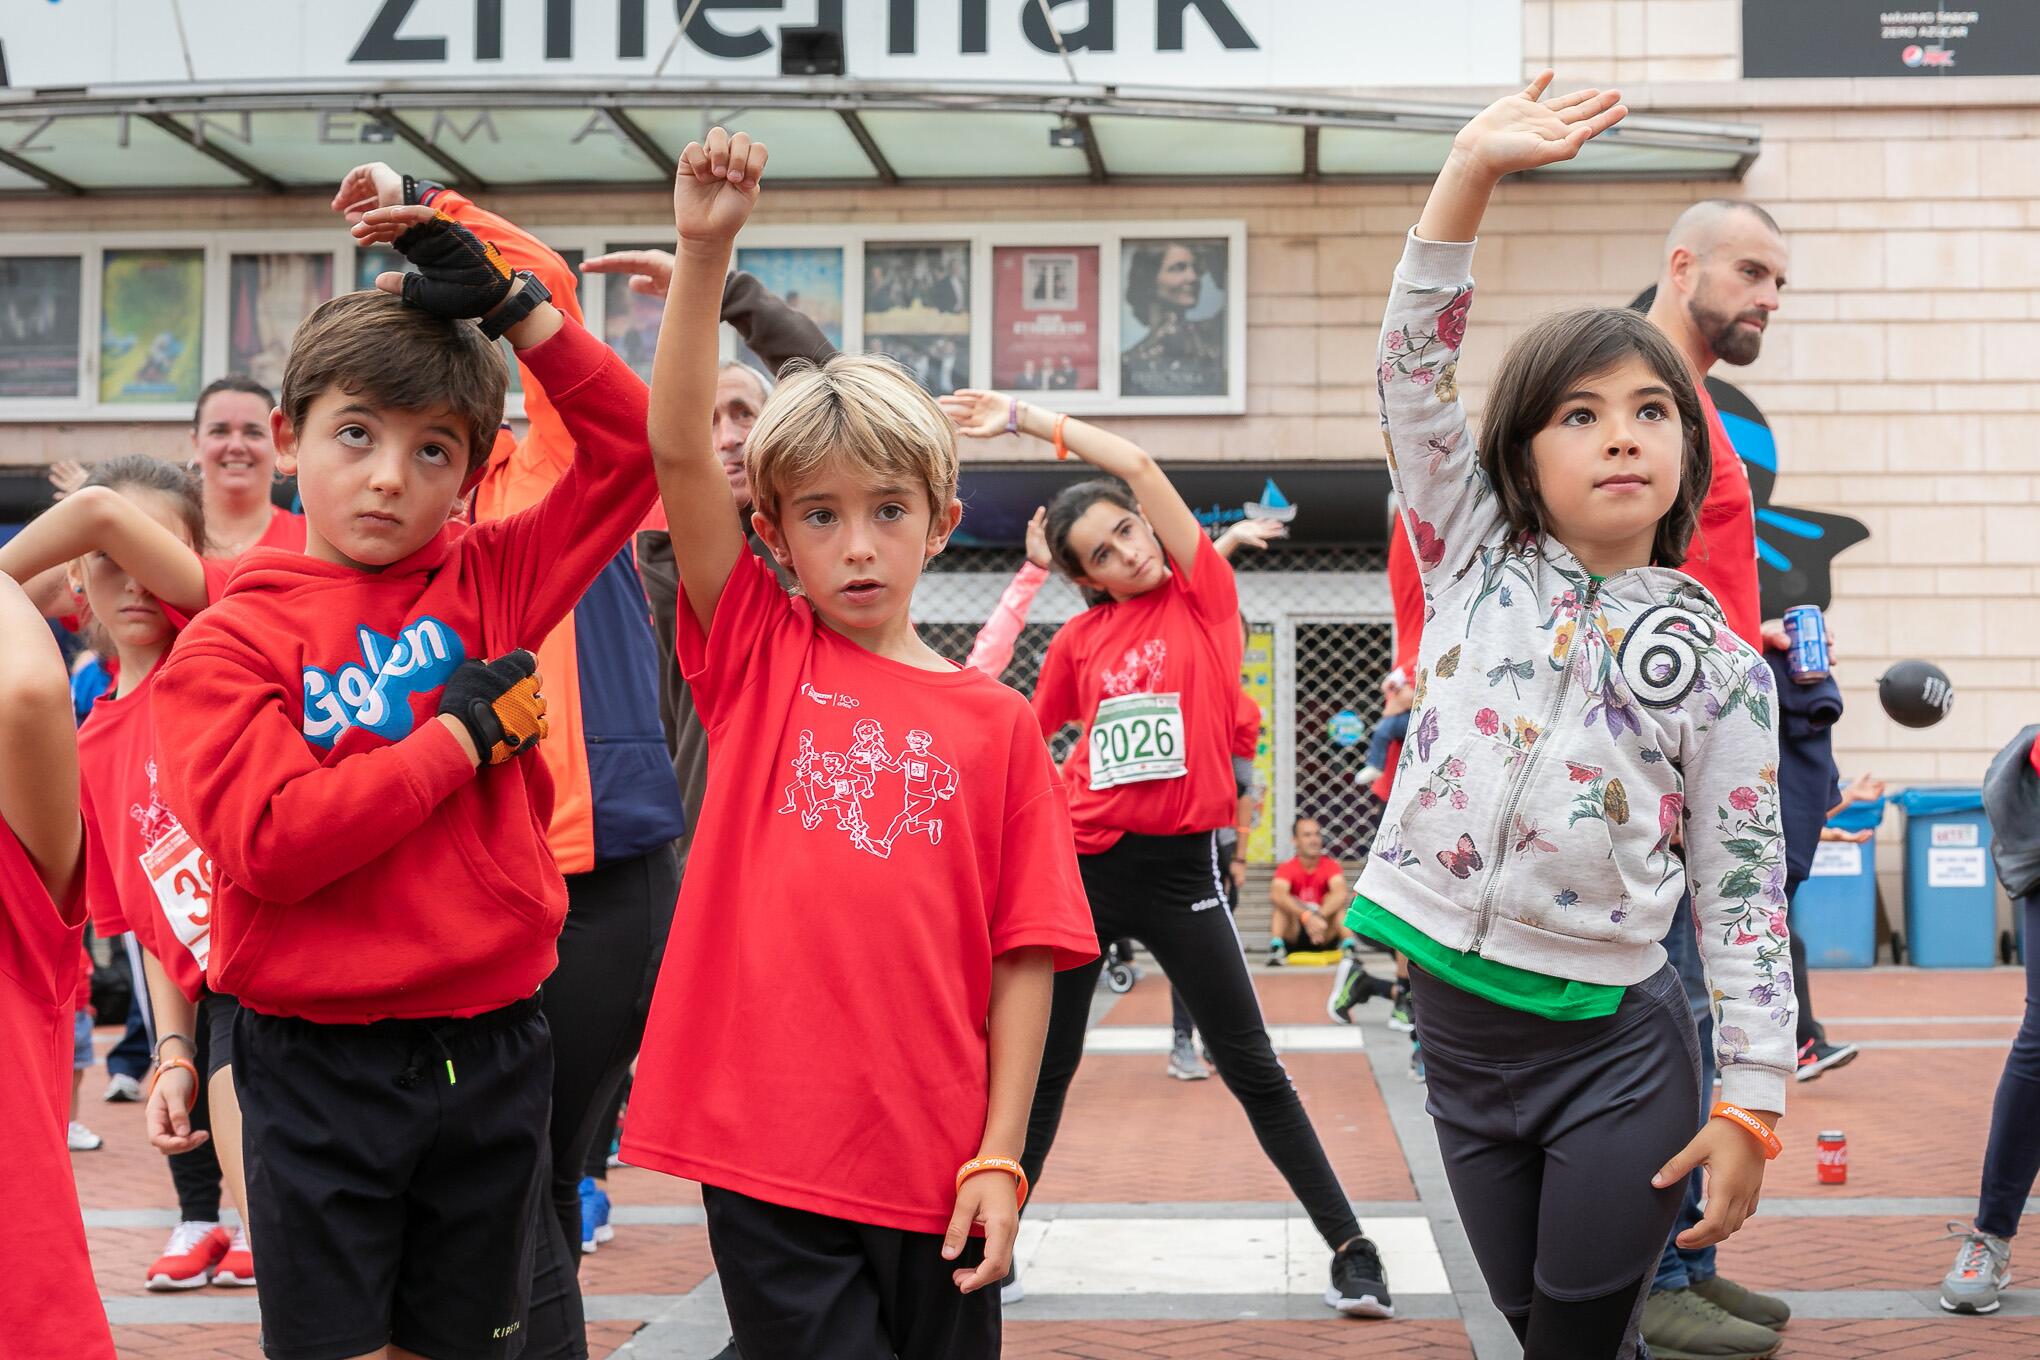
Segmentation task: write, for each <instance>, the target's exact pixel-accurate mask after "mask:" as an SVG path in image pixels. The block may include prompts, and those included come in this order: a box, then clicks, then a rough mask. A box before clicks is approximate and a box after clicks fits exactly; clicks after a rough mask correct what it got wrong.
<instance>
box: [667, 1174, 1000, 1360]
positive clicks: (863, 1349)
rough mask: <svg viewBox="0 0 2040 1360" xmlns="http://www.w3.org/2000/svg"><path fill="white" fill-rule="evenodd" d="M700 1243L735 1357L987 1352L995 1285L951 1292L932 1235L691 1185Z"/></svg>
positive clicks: (950, 1264)
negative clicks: (710, 1261)
mask: <svg viewBox="0 0 2040 1360" xmlns="http://www.w3.org/2000/svg"><path fill="white" fill-rule="evenodd" d="M701 1204H702V1208H703V1209H704V1210H705V1211H706V1213H707V1217H708V1245H709V1248H710V1250H711V1251H713V1252H714V1253H715V1268H716V1271H717V1273H718V1276H719V1278H720V1279H721V1281H722V1291H723V1302H724V1304H726V1305H727V1306H728V1308H729V1313H730V1330H731V1332H732V1333H734V1334H735V1337H736V1343H737V1349H738V1350H739V1351H740V1352H742V1354H743V1355H744V1357H745V1360H753V1357H755V1358H756V1360H772V1358H773V1357H780V1356H784V1357H786V1360H794V1357H799V1360H895V1358H897V1360H996V1357H997V1356H998V1354H999V1289H998V1286H997V1285H988V1286H986V1287H985V1288H983V1289H980V1290H978V1291H977V1292H976V1293H973V1294H962V1293H958V1292H957V1288H956V1283H955V1281H954V1280H953V1279H952V1278H951V1275H952V1272H954V1271H955V1270H957V1269H959V1268H965V1267H973V1266H976V1265H977V1264H978V1263H979V1262H981V1261H982V1260H984V1255H985V1248H984V1239H982V1238H976V1237H974V1238H972V1239H971V1240H970V1241H969V1242H968V1243H967V1244H966V1245H965V1246H964V1249H963V1253H962V1254H961V1255H960V1256H958V1257H957V1259H956V1260H954V1261H945V1260H943V1259H942V1235H941V1234H940V1233H916V1232H904V1231H902V1230H900V1229H898V1228H877V1227H873V1226H871V1225H870V1224H868V1223H852V1222H850V1221H849V1220H847V1219H841V1218H830V1217H828V1216H827V1215H825V1214H815V1213H808V1212H807V1211H805V1210H802V1209H789V1208H786V1207H785V1206H784V1205H779V1204H768V1203H766V1202H765V1201H764V1200H761V1199H752V1198H751V1197H750V1196H748V1195H740V1194H738V1193H737V1192H735V1191H734V1190H723V1189H720V1188H718V1187H716V1186H713V1185H704V1186H702V1187H701Z"/></svg>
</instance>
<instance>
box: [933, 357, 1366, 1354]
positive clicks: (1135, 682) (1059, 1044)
mask: <svg viewBox="0 0 2040 1360" xmlns="http://www.w3.org/2000/svg"><path fill="white" fill-rule="evenodd" d="M941 402H942V406H943V409H944V410H945V411H947V412H948V413H949V415H950V418H951V419H953V420H954V421H956V423H957V425H958V426H959V427H960V428H961V430H962V432H963V433H964V434H966V435H970V436H973V437H975V438H980V439H984V438H991V437H993V436H995V435H999V434H1003V433H1006V432H1008V431H1017V432H1023V433H1026V434H1030V435H1034V436H1036V437H1037V438H1041V439H1045V440H1052V441H1053V442H1054V444H1055V448H1056V452H1057V454H1058V455H1064V454H1065V453H1066V452H1067V453H1074V454H1076V455H1077V456H1078V457H1079V458H1082V459H1083V460H1084V461H1085V462H1086V463H1089V464H1090V465H1091V466H1093V467H1095V468H1097V469H1098V470H1099V471H1100V472H1102V473H1104V474H1106V476H1105V478H1103V479H1098V480H1092V481H1084V482H1079V483H1077V484H1076V485H1074V486H1070V487H1066V488H1065V489H1064V490H1063V492H1062V493H1061V494H1060V495H1059V496H1057V497H1056V499H1055V503H1054V504H1053V505H1051V506H1050V507H1049V511H1048V525H1047V532H1048V544H1049V550H1050V553H1051V555H1052V556H1053V557H1054V559H1055V563H1056V566H1057V567H1058V568H1060V569H1061V570H1062V572H1063V573H1064V574H1065V575H1067V576H1068V577H1069V578H1070V580H1071V581H1072V582H1073V583H1075V584H1076V585H1077V586H1078V587H1080V588H1081V589H1082V590H1083V591H1084V593H1085V595H1086V597H1087V598H1088V599H1089V600H1090V601H1091V602H1092V607H1091V608H1090V609H1088V610H1086V611H1085V612H1084V613H1082V614H1079V615H1078V616H1077V617H1075V618H1073V619H1071V620H1070V621H1069V622H1068V623H1067V624H1065V625H1064V626H1063V629H1062V631H1061V632H1059V633H1057V634H1056V637H1055V641H1054V642H1052V643H1050V644H1049V649H1048V656H1047V657H1046V658H1045V659H1044V660H1043V662H1042V667H1041V678H1040V680H1039V681H1038V683H1037V684H1036V687H1035V691H1034V711H1035V716H1036V717H1037V718H1038V719H1039V721H1040V724H1041V732H1042V735H1043V736H1044V737H1050V736H1053V735H1054V734H1055V733H1056V732H1057V731H1059V730H1060V729H1061V728H1062V727H1063V725H1064V724H1066V723H1072V722H1074V723H1078V724H1080V725H1081V726H1082V727H1083V729H1084V730H1083V737H1082V740H1080V741H1079V742H1078V743H1077V745H1076V747H1075V749H1073V750H1072V751H1071V752H1070V755H1069V758H1068V759H1067V760H1066V761H1064V762H1063V779H1064V784H1065V787H1066V789H1067V791H1068V794H1069V803H1070V820H1071V822H1072V823H1073V824H1074V827H1075V832H1076V843H1077V862H1078V865H1079V866H1080V868H1081V869H1082V872H1083V878H1084V889H1085V893H1086V895H1087V896H1088V897H1089V898H1090V903H1091V915H1092V919H1093V922H1094V924H1095V925H1096V927H1097V932H1098V939H1099V942H1100V945H1101V952H1102V945H1103V944H1105V943H1107V942H1110V941H1113V940H1117V939H1121V938H1127V937H1130V938H1133V939H1138V940H1140V941H1142V942H1143V943H1144V944H1146V945H1147V947H1148V949H1149V950H1150V951H1151V952H1152V953H1153V954H1154V956H1155V961H1156V962H1157V963H1159V964H1160V965H1161V966H1162V969H1163V971H1164V972H1166V973H1167V974H1168V975H1169V978H1170V980H1171V981H1173V982H1174V983H1175V985H1176V988H1177V990H1178V992H1179V993H1180V994H1181V995H1182V997H1183V999H1184V1001H1185V1002H1186V1003H1187V1004H1188V1006H1189V1010H1190V1015H1191V1018H1192V1019H1194V1020H1195V1021H1196V1023H1197V1028H1198V1029H1199V1030H1201V1031H1202V1032H1203V1033H1204V1036H1205V1041H1206V1043H1207V1045H1208V1046H1209V1048H1210V1052H1211V1057H1212V1060H1213V1062H1214V1063H1215V1064H1216V1066H1217V1067H1218V1073H1219V1076H1220V1077H1221V1078H1223V1079H1224V1081H1225V1084H1226V1086H1227V1087H1228V1089H1230V1090H1231V1091H1232V1093H1233V1094H1234V1096H1235V1097H1237V1098H1238V1100H1239V1102H1240V1104H1241V1105H1242V1106H1243V1107H1245V1109H1246V1112H1247V1117H1248V1119H1249V1120H1250V1121H1251V1122H1252V1123H1253V1125H1254V1132H1255V1134H1256V1135H1258V1136H1259V1138H1260V1140H1261V1145H1262V1146H1263V1147H1264V1148H1266V1149H1267V1150H1268V1153H1269V1156H1270V1157H1271V1158H1272V1159H1273V1161H1274V1162H1275V1165H1276V1167H1277V1169H1278V1170H1280V1171H1281V1172H1282V1175H1283V1177H1284V1179H1286V1180H1287V1181H1288V1182H1289V1185H1290V1188H1291V1189H1292V1190H1294V1191H1295V1192H1296V1196H1297V1198H1298V1199H1299V1200H1300V1201H1301V1202H1302V1203H1303V1205H1304V1207H1305V1208H1306V1209H1307V1210H1308V1211H1309V1213H1310V1215H1311V1220H1312V1222H1314V1223H1315V1224H1316V1225H1317V1229H1318V1231H1319V1232H1320V1233H1322V1234H1323V1235H1324V1239H1325V1242H1326V1244H1327V1245H1328V1246H1330V1247H1331V1248H1332V1250H1333V1257H1332V1271H1331V1285H1330V1287H1329V1288H1328V1289H1327V1290H1326V1291H1325V1302H1326V1303H1328V1304H1330V1305H1331V1306H1332V1307H1334V1308H1337V1309H1339V1310H1340V1311H1341V1312H1343V1313H1347V1314H1350V1315H1353V1316H1359V1317H1388V1316H1391V1315H1392V1314H1393V1307H1392V1305H1391V1302H1390V1299H1389V1294H1388V1284H1387V1281H1386V1279H1385V1275H1384V1272H1383V1270H1382V1266H1381V1257H1380V1254H1379V1252H1377V1251H1376V1249H1375V1246H1374V1244H1373V1243H1372V1242H1370V1241H1368V1240H1367V1238H1366V1237H1365V1236H1364V1235H1363V1234H1362V1233H1361V1231H1360V1224H1359V1222H1358V1220H1357V1219H1355V1218H1354V1216H1353V1211H1352V1208H1351V1206H1350V1205H1349V1203H1348V1202H1347V1199H1346V1193H1345V1191H1344V1190H1343V1189H1341V1188H1340V1186H1339V1179H1338V1177H1337V1176H1336V1175H1335V1174H1334V1173H1333V1171H1332V1167H1331V1163H1330V1161H1329V1160H1327V1159H1326V1157H1325V1152H1324V1148H1323V1146H1322V1145H1321V1144H1320V1143H1319V1142H1318V1137H1317V1132H1316V1130H1315V1129H1313V1128H1312V1127H1311V1123H1310V1116H1309V1115H1307V1114H1306V1113H1305V1112H1304V1109H1303V1104H1302V1102H1301V1101H1300V1100H1299V1099H1298V1098H1297V1094H1296V1088H1295V1087H1294V1086H1293V1085H1291V1084H1290V1081H1289V1074H1288V1073H1287V1072H1286V1071H1284V1070H1283V1067H1282V1064H1281V1063H1280V1062H1279V1061H1278V1060H1277V1059H1276V1057H1275V1050H1274V1048H1273V1047H1272V1046H1271V1045H1270V1044H1269V1042H1268V1031H1267V1027H1266V1025H1265V1024H1264V1023H1263V1021H1262V1019H1261V1011H1260V1004H1259V1002H1258V1000H1257V999H1256V997H1255V994H1254V985H1253V980H1252V979H1251V978H1250V977H1249V975H1248V972H1247V965H1246V959H1245V957H1244V956H1243V955H1242V954H1241V952H1240V941H1239V935H1238V934H1237V932H1236V931H1235V930H1234V928H1233V923H1232V917H1231V916H1230V914H1228V912H1227V911H1226V891H1225V884H1224V882H1223V881H1222V877H1221V869H1220V864H1219V851H1218V843H1217V834H1216V833H1217V831H1218V829H1219V828H1220V827H1224V826H1230V825H1232V824H1233V821H1234V819H1235V817H1237V815H1238V812H1239V794H1238V790H1237V788H1236V787H1235V785H1234V782H1233V770H1232V761H1231V753H1232V747H1233V735H1234V729H1235V725H1236V720H1237V717H1238V703H1239V695H1240V660H1241V655H1242V652H1243V650H1244V639H1243V630H1242V629H1241V628H1240V601H1239V592H1238V590H1237V589H1236V588H1235V586H1234V583H1233V572H1232V567H1231V566H1230V565H1228V564H1227V562H1226V561H1225V559H1224V558H1222V557H1220V556H1219V554H1218V551H1217V549H1216V548H1215V547H1214V546H1213V544H1212V542H1211V540H1210V539H1209V538H1208V537H1206V536H1205V533H1204V527H1203V526H1202V525H1201V524H1199V523H1198V521H1197V516H1196V514H1195V513H1194V512H1192V510H1191V509H1190V507H1189V506H1188V505H1187V504H1185V503H1184V500H1183V497H1182V495H1181V494H1180V493H1178V492H1177V490H1176V488H1175V487H1174V486H1172V485H1171V484H1170V482H1169V479H1168V476H1167V474H1165V473H1164V472H1163V471H1162V469H1161V467H1160V465H1159V464H1157V463H1156V462H1155V460H1154V459H1153V458H1152V457H1150V456H1149V455H1148V454H1147V452H1146V451H1145V450H1143V449H1141V448H1139V447H1138V446H1136V445H1134V444H1132V443H1130V442H1128V441H1127V440H1125V439H1122V438H1120V437H1119V436H1117V435H1114V434H1108V433H1107V432H1106V431H1104V430H1101V429H1098V428H1097V427H1095V426H1092V425H1089V424H1086V423H1085V422H1083V421H1080V420H1072V419H1071V418H1070V417H1069V416H1067V415H1056V414H1054V413H1053V412H1049V411H1044V410H1042V409H1040V408H1038V407H1035V406H1032V405H1029V404H1026V403H1022V402H1019V401H1016V400H1014V399H1013V398H1011V397H1008V396H1005V395H1003V394H1001V393H997V392H979V391H970V390H966V391H961V392H958V393H956V394H955V395H953V396H948V397H943V398H941ZM1099 967H1100V963H1099V961H1098V960H1095V959H1094V960H1092V961H1091V962H1090V963H1088V964H1085V965H1084V966H1082V967H1079V968H1073V969H1070V970H1069V971H1068V972H1064V973H1058V974H1057V975H1056V979H1055V1001H1054V1008H1053V1010H1052V1012H1051V1014H1050V1019H1049V1026H1048V1042H1047V1047H1046V1049H1045V1051H1044V1052H1043V1054H1042V1059H1041V1077H1040V1080H1039V1082H1038V1083H1037V1085H1036V1087H1035V1096H1034V1108H1033V1111H1032V1113H1031V1115H1030V1117H1029V1120H1028V1129H1027V1151H1026V1154H1025V1156H1023V1157H1022V1158H1021V1161H1022V1164H1023V1165H1024V1166H1025V1167H1026V1170H1027V1174H1028V1177H1029V1179H1030V1181H1032V1180H1038V1179H1039V1178H1040V1175H1041V1168H1042V1164H1043V1163H1044V1162H1045V1161H1047V1159H1048V1150H1049V1147H1050V1145H1051V1144H1052V1143H1053V1142H1054V1141H1055V1131H1056V1126H1057V1124H1058V1123H1059V1122H1060V1121H1061V1119H1062V1107H1063V1098H1064V1096H1065V1094H1066V1093H1067V1092H1068V1090H1069V1084H1070V1080H1071V1079H1072V1078H1073V1077H1074V1076H1075V1075H1076V1071H1077V1064H1078V1062H1079V1061H1080V1060H1081V1059H1082V1057H1083V1052H1084V1029H1085V1026H1086V1024H1087V1023H1088V1020H1089V1016H1090V1005H1091V994H1092V991H1093V990H1094V989H1095V987H1096V985H1097V981H1098V969H1099ZM1008 1297H1009V1298H1011V1297H1013V1294H1012V1292H1011V1291H1010V1289H1009V1293H1008Z"/></svg>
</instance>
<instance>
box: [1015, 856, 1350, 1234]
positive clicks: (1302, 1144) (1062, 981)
mask: <svg viewBox="0 0 2040 1360" xmlns="http://www.w3.org/2000/svg"><path fill="white" fill-rule="evenodd" d="M1077 865H1078V867H1079V868H1080V869H1081V870H1082V872H1083V875H1084V892H1085V893H1086V895H1087V896H1089V898H1090V899H1091V917H1092V920H1093V922H1094V923H1095V924H1096V926H1097V930H1098V948H1099V952H1100V953H1101V954H1102V953H1103V952H1104V948H1105V945H1106V943H1107V942H1109V941H1112V940H1119V939H1135V940H1139V941H1140V942H1141V943H1142V944H1144V945H1146V946H1147V947H1148V951H1149V952H1150V953H1152V954H1153V955H1154V956H1155V962H1156V963H1158V964H1160V965H1161V967H1162V971H1163V972H1165V973H1167V974H1168V976H1169V980H1170V981H1171V982H1172V983H1174V984H1175V987H1176V990H1177V991H1178V992H1179V993H1180V994H1181V995H1182V997H1183V1000H1184V1001H1185V1002H1186V1003H1187V1004H1188V1005H1189V1008H1190V1015H1191V1017H1192V1018H1193V1019H1194V1020H1195V1021H1196V1023H1197V1029H1198V1031H1199V1032H1200V1033H1201V1034H1203V1036H1204V1042H1205V1045H1206V1047H1207V1048H1208V1049H1209V1050H1210V1052H1211V1061H1212V1063H1213V1065H1215V1066H1216V1067H1217V1068H1218V1075H1219V1077H1220V1078H1221V1079H1222V1080H1223V1081H1224V1082H1225V1084H1226V1087H1227V1088H1228V1089H1229V1090H1231V1092H1232V1093H1233V1095H1234V1096H1235V1097H1236V1098H1237V1099H1238V1100H1239V1102H1240V1105H1241V1106H1242V1107H1243V1108H1244V1109H1245V1110H1246V1113H1247V1119H1248V1121H1249V1122H1250V1123H1251V1124H1252V1125H1253V1126H1254V1135H1255V1137H1257V1138H1259V1139H1260V1140H1261V1149H1262V1151H1264V1152H1266V1153H1267V1154H1268V1160H1269V1161H1271V1162H1273V1163H1274V1164H1275V1169H1276V1170H1277V1171H1280V1172H1281V1173H1282V1178H1283V1179H1284V1180H1286V1181H1288V1182H1289V1188H1290V1189H1291V1190H1292V1191H1293V1192H1294V1193H1295V1195H1296V1198H1297V1200H1298V1202H1299V1203H1301V1204H1302V1205H1303V1207H1304V1210H1305V1211H1306V1212H1307V1213H1309V1214H1310V1218H1311V1222H1312V1223H1314V1224H1316V1225H1317V1230H1318V1232H1319V1233H1320V1234H1322V1235H1323V1237H1324V1239H1325V1242H1326V1243H1327V1244H1328V1245H1329V1246H1331V1247H1333V1248H1337V1247H1339V1246H1341V1245H1342V1244H1344V1243H1345V1242H1346V1241H1348V1240H1349V1239H1351V1238H1353V1237H1357V1236H1358V1235H1359V1233H1360V1224H1359V1221H1358V1220H1356V1219H1355V1218H1354V1217H1353V1209H1352V1206H1351V1204H1349V1203H1348V1202H1347V1200H1346V1192H1345V1191H1344V1190H1343V1189H1341V1188H1340V1186H1339V1178H1338V1176H1336V1175H1335V1174H1334V1173H1333V1171H1332V1165H1331V1162H1330V1161H1329V1160H1327V1159H1326V1157H1325V1150H1324V1147H1323V1145H1322V1144H1320V1143H1319V1142H1318V1136H1317V1130H1315V1129H1314V1128H1312V1127H1311V1122H1310V1116H1309V1115H1308V1114H1306V1113H1305V1112H1304V1108H1303V1102H1302V1101H1301V1100H1300V1099H1298V1097H1297V1094H1296V1087H1295V1086H1293V1085H1292V1084H1291V1083H1290V1080H1289V1073H1288V1072H1287V1071H1285V1070H1284V1069H1283V1066H1282V1062H1281V1060H1280V1059H1278V1058H1277V1057H1276V1056H1275V1050H1274V1048H1273V1047H1272V1046H1271V1045H1270V1044H1269V1042H1268V1027H1267V1025H1266V1024H1265V1023H1264V1022H1263V1021H1262V1019H1261V1003H1260V1000H1259V998H1257V997H1256V996H1255V995H1254V983H1253V979H1252V977H1251V976H1250V975H1249V974H1248V971H1247V960H1246V956H1245V955H1244V954H1243V953H1242V952H1241V950H1240V937H1239V934H1238V932H1237V931H1235V930H1234V929H1233V921H1232V916H1231V914H1230V913H1229V912H1228V911H1227V910H1226V894H1225V888H1224V885H1223V884H1222V882H1221V881H1220V872H1219V866H1218V852H1217V848H1216V846H1215V845H1214V843H1213V837H1212V833H1211V832H1209V831H1204V832H1198V833H1195V834H1192V835H1187V836H1133V835H1128V836H1123V837H1121V838H1120V840H1119V843H1118V844H1117V845H1114V846H1113V847H1112V848H1111V849H1110V850H1107V851H1105V852H1104V853H1103V854H1098V855H1079V856H1077ZM1100 967H1102V961H1101V960H1093V961H1092V962H1090V963H1088V964H1085V965H1084V966H1083V967H1081V968H1072V969H1069V970H1068V971H1067V972H1062V973H1057V974H1056V975H1055V1003H1054V1007H1053V1009H1052V1010H1051V1011H1050V1013H1049V1020H1048V1043H1047V1046H1046V1047H1045V1048H1044V1050H1043V1052H1042V1055H1041V1079H1040V1081H1039V1083H1038V1084H1037V1085H1036V1086H1035V1089H1034V1109H1033V1111H1032V1113H1031V1114H1030V1115H1029V1116H1028V1120H1027V1151H1026V1153H1025V1154H1024V1155H1023V1156H1022V1157H1021V1159H1020V1160H1021V1164H1022V1165H1023V1166H1025V1167H1026V1169H1027V1178H1028V1180H1029V1181H1030V1182H1032V1183H1033V1184H1034V1185H1036V1186H1039V1185H1040V1183H1041V1175H1042V1166H1043V1164H1044V1163H1045V1162H1047V1160H1048V1150H1049V1148H1050V1147H1051V1146H1052V1145H1053V1144H1054V1143H1055V1131H1056V1127H1057V1125H1059V1124H1060V1123H1061V1122H1062V1111H1063V1099H1064V1097H1065V1096H1067V1095H1068V1094H1069V1089H1070V1082H1071V1080H1072V1079H1073V1078H1074V1077H1075V1076H1076V1075H1077V1065H1078V1064H1079V1063H1081V1062H1082V1061H1083V1057H1084V1030H1085V1028H1086V1026H1087V1025H1088V1024H1089V1023H1090V1016H1091V997H1092V994H1093V993H1094V992H1095V991H1096V990H1097V985H1098V970H1099V968H1100Z"/></svg>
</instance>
